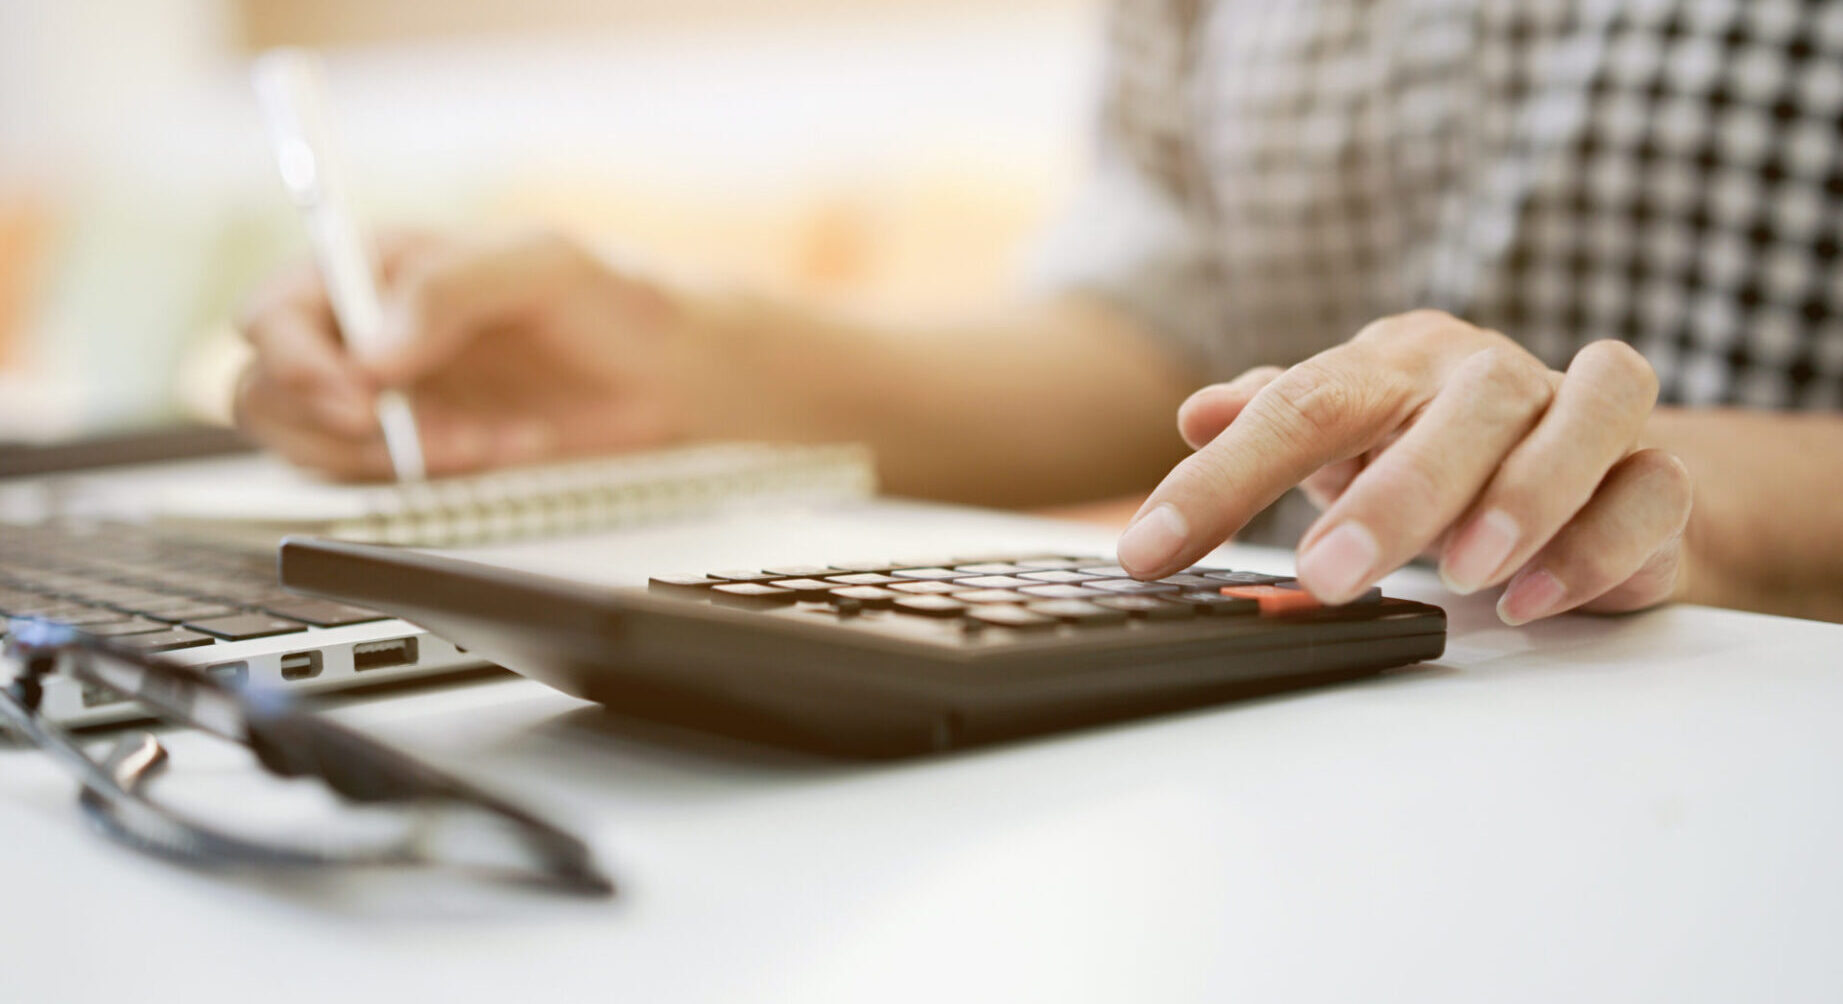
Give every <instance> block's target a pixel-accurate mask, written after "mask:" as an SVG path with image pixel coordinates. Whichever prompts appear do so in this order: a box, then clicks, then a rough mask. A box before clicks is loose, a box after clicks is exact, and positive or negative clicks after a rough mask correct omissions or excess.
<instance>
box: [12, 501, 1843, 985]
mask: <svg viewBox="0 0 1843 1004" xmlns="http://www.w3.org/2000/svg"><path fill="white" fill-rule="evenodd" d="M1006 527H1008V529H1006V530H1005V531H1004V532H1005V533H1007V534H1013V535H1015V536H1016V537H1017V539H1019V540H1020V541H1021V542H1023V541H1026V540H1028V542H1032V543H1043V544H1048V543H1051V542H1058V543H1059V544H1060V545H1063V546H1086V547H1089V548H1094V549H1101V550H1104V549H1105V548H1107V547H1109V546H1110V545H1111V539H1110V535H1108V534H1106V533H1103V532H1099V531H1095V530H1090V529H1085V528H1080V527H1069V526H1064V525H1049V526H1044V525H1041V524H1039V525H1036V526H1034V527H1023V526H1021V525H1019V524H1006ZM685 532H686V531H685V530H684V529H683V528H681V529H680V530H677V531H659V532H658V533H656V534H655V535H654V536H653V537H651V538H650V540H651V543H650V544H644V545H642V544H636V545H635V546H634V547H633V548H632V549H631V551H632V555H631V558H632V560H634V561H640V560H643V559H645V560H651V559H650V558H646V556H647V555H649V554H652V553H655V552H656V549H665V550H669V548H668V547H667V545H668V544H670V543H671V539H670V537H669V535H670V534H671V533H680V534H683V533H685ZM740 532H741V531H740V530H739V529H738V528H736V527H731V528H730V529H729V530H727V531H724V532H717V533H702V534H699V535H697V537H696V539H697V540H699V541H700V543H699V544H698V545H697V546H699V547H706V548H708V549H709V552H710V553H712V554H713V555H715V554H719V553H721V552H722V551H723V550H724V549H725V548H732V550H731V551H730V553H731V554H732V555H736V554H739V553H740V552H739V551H737V550H734V548H741V547H743V546H744V545H745V543H746V542H745V541H744V540H743V539H742V538H740V537H737V536H735V535H736V534H738V533H740ZM661 534H664V535H665V536H661ZM726 535H727V536H726ZM755 536H756V538H758V539H757V541H756V543H757V544H758V545H759V533H757V534H756V535H755ZM682 539H683V540H690V539H693V538H690V537H686V538H682ZM778 546H784V545H778ZM770 549H772V548H770ZM915 549H916V548H913V547H911V548H905V550H908V551H913V550H915ZM921 549H923V550H925V549H926V548H925V547H923V548H921ZM809 553H810V552H809ZM1228 560H1229V561H1231V562H1232V563H1234V564H1236V565H1239V566H1243V567H1264V566H1282V567H1283V566H1284V565H1285V564H1286V562H1287V560H1288V559H1287V557H1286V556H1285V555H1280V554H1276V553H1274V552H1258V551H1252V550H1247V551H1241V552H1232V553H1231V556H1230V557H1229V559H1228ZM680 563H682V562H674V563H673V564H674V565H675V566H676V565H677V564H680ZM725 563H726V564H736V563H737V562H733V561H732V562H725ZM1389 586H1390V588H1391V590H1392V591H1395V592H1399V593H1402V594H1406V595H1411V596H1416V597H1421V598H1428V599H1436V600H1437V601H1441V602H1446V605H1447V606H1448V608H1449V610H1450V612H1451V613H1452V615H1453V633H1452V641H1451V645H1450V650H1449V654H1448V656H1447V657H1446V658H1445V659H1444V660H1442V661H1441V662H1440V663H1439V664H1438V665H1437V666H1432V667H1427V668H1424V669H1421V670H1419V671H1415V672H1410V673H1405V674H1401V675H1398V676H1394V677H1392V678H1387V679H1383V680H1379V681H1375V682H1371V683H1365V684H1359V685H1354V686H1345V687H1339V688H1335V689H1330V690H1323V691H1317V692H1312V693H1307V694H1301V695H1293V696H1287V697H1282V698H1278V699H1272V700H1266V701H1260V702H1256V703H1249V704H1241V705H1236V706H1229V707H1223V708H1218V709H1214V710H1206V711H1201V712H1196V713H1191V714H1184V715H1178V716H1174V717H1167V718H1163V719H1158V720H1154V721H1149V722H1140V723H1134V724H1128V725H1124V726H1118V727H1112V728H1107V729H1102V730H1097V731H1091V732H1086V733H1082V734H1078V735H1070V736H1062V737H1056V738H1050V739H1045V740H1041V741H1036V742H1029V743H1024V744H1018V745H1012V746H1008V747H1003V748H998V749H991V750H985V751H980V752H975V753H969V754H964V755H958V756H953V757H948V758H942V759H935V760H928V761H920V762H911V763H904V764H896V765H887V764H885V765H861V764H839V763H825V762H815V761H807V760H799V759H794V758H791V757H787V756H781V755H776V754H771V753H767V752H762V751H753V750H744V749H737V748H726V747H722V746H719V745H714V744H710V745H707V744H698V743H692V742H687V741H683V740H673V739H671V738H669V737H663V736H656V735H655V736H649V735H647V734H645V733H644V732H642V731H637V730H635V729H633V728H631V727H622V726H618V725H616V724H613V723H610V722H609V721H608V720H607V719H605V718H604V717H603V716H601V715H600V714H599V713H598V712H597V711H595V710H594V709H592V708H588V707H586V706H583V705H580V704H578V703H577V702H574V701H572V700H570V699H568V698H565V697H562V696H560V695H557V694H555V693H553V692H550V691H547V690H545V689H543V688H541V687H539V686H537V685H535V684H530V683H526V682H523V681H517V680H498V681H490V682H486V683H476V684H471V685H463V686H455V687H450V688H448V689H445V690H441V691H438V692H433V693H431V692H420V693H401V694H397V695H394V696H390V697H387V698H382V699H375V700H370V701H364V702H358V703H353V704H351V705H349V706H347V707H345V708H343V709H342V710H341V711H340V714H341V715H342V716H343V717H345V718H346V719H347V720H349V721H352V722H355V723H358V724H360V725H362V726H365V727H367V728H371V729H373V730H375V731H376V732H378V733H380V734H383V735H385V736H387V737H389V738H391V739H393V740H395V741H396V742H398V743H400V744H403V745H406V746H408V747H410V748H413V749H415V750H418V751H420V752H422V753H424V754H427V755H430V756H432V757H434V758H436V759H438V760H440V761H442V762H444V763H446V764H449V765H451V766H455V767H458V768H460V769H462V770H463V771H466V772H468V773H470V774H472V775H474V776H477V777H479V778H482V779H484V780H487V781H489V782H491V783H494V784H496V785H498V786H500V787H502V788H504V789H506V790H510V791H515V792H522V793H523V795H524V797H525V798H526V799H527V800H528V801H530V802H532V803H533V804H535V805H538V806H541V807H544V808H546V809H548V810H550V811H552V812H553V813H556V814H557V815H559V816H560V817H562V818H565V819H568V820H570V821H572V823H573V824H574V825H575V826H576V827H578V828H579V830H580V831H581V832H583V833H584V834H585V835H586V836H587V837H588V839H589V840H590V841H591V842H592V843H593V844H594V845H595V847H596V848H597V849H598V851H599V853H601V854H602V855H603V856H604V858H605V861H606V863H607V864H608V865H609V866H610V867H611V868H612V870H613V871H614V872H615V874H616V875H617V878H618V880H619V881H620V882H621V883H622V884H623V891H622V894H621V895H620V896H619V897H618V898H616V899H615V900H613V901H610V902H600V903H584V902H574V901H568V900H560V899H555V898H548V897H545V896H541V895H535V894H531V893H525V892H520V891H516V890H506V889H500V888H495V887H488V886H482V885H480V884H478V883H471V882H467V881H464V880H457V879H453V878H440V877H431V876H422V877H386V878H379V877H377V876H372V877H370V878H367V879H340V880H326V881H316V882H312V883H302V882H296V883H287V882H280V881H270V882H261V881H254V880H243V881H233V880H226V879H222V878H213V877H209V876H204V875H199V874H195V873H190V872H186V871H183V870H178V869H174V868H171V867H166V866H162V865H156V864H150V863H149V862H148V861H147V860H145V859H143V858H141V857H139V856H136V855H135V854H133V853H130V852H128V851H124V850H121V849H119V848H117V847H116V846H114V845H113V844H111V843H108V842H106V841H105V840H103V839H102V838H101V837H99V836H96V835H94V834H91V833H88V832H85V830H84V828H83V826H82V825H81V823H80V821H79V817H78V815H77V812H76V809H75V807H74V804H73V803H74V800H73V789H72V785H71V784H70V782H69V781H68V780H66V779H65V778H64V777H63V776H62V775H61V774H59V773H57V772H56V771H54V770H52V769H51V768H50V767H49V766H48V765H46V764H44V763H41V762H40V761H39V760H38V759H37V758H35V757H33V756H31V755H28V754H22V753H17V752H6V753H0V848H4V850H0V861H3V862H4V866H5V873H4V874H5V885H4V889H5V896H4V901H5V905H4V910H3V911H0V916H3V917H4V919H3V920H0V955H3V957H4V958H5V959H6V960H7V962H6V968H5V970H4V975H3V976H0V999H4V1000H6V1001H20V1002H39V1001H76V1000H94V1001H109V1002H120V1001H127V1000H135V999H148V998H151V999H157V1000H169V999H170V1000H186V1001H194V1000H197V1001H216V1000H224V1001H238V1002H259V1004H266V1002H271V1001H278V1000H309V999H313V1000H325V999H330V998H335V997H336V998H337V999H340V1000H349V1001H369V1000H378V1001H405V1000H412V1001H413V1000H423V1001H430V1002H436V1001H440V1002H444V1004H446V1002H450V1001H466V1000H482V1001H495V1002H502V1001H550V1000H563V1001H577V1000H611V1001H612V1000H619V1001H649V1002H650V1001H677V1000H699V1001H702V1000H713V1001H781V1000H789V1001H808V1000H816V1001H886V1000H917V1001H922V1000H925V1001H930V1002H941V1001H957V1000H1004V1001H1011V1000H1054V1001H1080V1000H1116V1001H1184V1000H1208V1001H1225V1000H1255V1001H1271V1000H1309V1001H1350V1000H1366V1001H1368V1000H1411V1001H1416V1002H1426V1001H1468V1002H1469V1001H1483V1000H1492V1001H1504V1000H1515V1001H1545V1002H1547V1001H1557V1000H1606V1001H1633V1000H1668V1001H1699V1000H1723V1001H1768V1000H1770V1001H1835V1000H1839V999H1843V952H1839V951H1838V949H1837V942H1838V939H1839V936H1840V935H1843V654H1839V653H1843V627H1838V626H1832V625H1820V624H1813V623H1803V622H1796V621H1787V620H1778V619H1772V618H1764V617H1756V616H1749V615H1743V614H1737V613H1729V612H1721V611H1713V610H1705V609H1695V608H1678V609H1672V610H1665V611H1661V612H1656V613H1652V614H1647V615H1643V616H1638V617H1632V618H1626V619H1618V620H1592V619H1566V620H1563V621H1560V622H1556V623H1552V624H1547V625H1543V626H1538V627H1536V628H1534V629H1529V630H1524V631H1513V630H1510V629H1507V628H1504V627H1502V626H1500V625H1498V624H1497V622H1496V621H1495V620H1494V619H1493V618H1492V617H1491V616H1490V608H1489V603H1488V601H1486V600H1483V599H1479V600H1473V601H1458V602H1452V601H1450V600H1440V593H1439V592H1438V590H1437V588H1436V587H1435V586H1434V584H1433V583H1432V582H1431V581H1430V579H1429V577H1427V576H1425V575H1421V574H1418V573H1410V574H1405V575H1402V576H1398V577H1397V578H1396V579H1395V580H1393V581H1392V582H1391V583H1390V584H1389ZM170 745H171V746H172V747H173V749H174V754H175V769H174V772H173V777H172V778H171V782H170V783H171V784H173V786H174V787H173V789H172V790H173V791H174V792H175V793H176V794H178V795H181V796H184V797H187V798H198V799H208V800H229V799H231V798H235V797H241V795H242V793H244V792H245V791H246V789H247V786H248V785H249V784H250V783H252V782H251V781H250V779H249V777H248V772H247V771H245V770H244V769H242V768H241V767H240V766H238V761H237V755H236V754H234V753H233V752H231V751H228V750H224V749H221V748H219V747H215V746H210V745H207V744H205V743H203V742H201V741H199V740H198V739H197V738H196V737H193V736H187V735H178V736H175V737H173V741H172V742H171V743H170ZM260 790H266V789H260Z"/></svg>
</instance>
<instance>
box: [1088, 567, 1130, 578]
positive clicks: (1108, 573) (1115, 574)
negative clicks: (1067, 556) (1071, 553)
mask: <svg viewBox="0 0 1843 1004" xmlns="http://www.w3.org/2000/svg"><path fill="white" fill-rule="evenodd" d="M1079 571H1083V572H1086V573H1088V574H1089V575H1098V576H1101V577H1103V578H1112V579H1130V578H1132V577H1133V573H1131V572H1129V571H1127V570H1126V569H1124V568H1121V567H1120V566H1119V565H1091V566H1089V567H1087V568H1083V569H1079Z"/></svg>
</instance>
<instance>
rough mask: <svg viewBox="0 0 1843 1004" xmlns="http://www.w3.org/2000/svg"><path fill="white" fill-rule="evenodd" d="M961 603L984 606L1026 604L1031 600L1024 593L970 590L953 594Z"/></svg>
mask: <svg viewBox="0 0 1843 1004" xmlns="http://www.w3.org/2000/svg"><path fill="white" fill-rule="evenodd" d="M953 598H954V599H956V600H959V601H960V602H961V603H977V604H979V605H981V606H984V605H986V604H989V603H1024V602H1026V601H1028V600H1029V599H1030V597H1028V596H1025V595H1024V594H1023V593H1018V592H1013V591H1011V590H1009V589H969V590H966V591H964V592H958V593H955V594H953Z"/></svg>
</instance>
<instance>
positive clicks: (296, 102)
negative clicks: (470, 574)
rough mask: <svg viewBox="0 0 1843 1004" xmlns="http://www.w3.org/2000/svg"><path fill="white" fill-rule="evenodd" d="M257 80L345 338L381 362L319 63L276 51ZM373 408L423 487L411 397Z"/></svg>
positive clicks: (379, 313)
mask: <svg viewBox="0 0 1843 1004" xmlns="http://www.w3.org/2000/svg"><path fill="white" fill-rule="evenodd" d="M251 75H252V78H253V80H254V83H255V86H256V97H257V100H258V102H259V103H260V104H261V106H262V114H263V119H264V121H265V122H266V123H267V125H268V131H269V140H270V143H271V144H273V146H274V147H275V156H276V160H277V162H278V163H279V164H280V166H281V172H282V183H283V184H284V185H286V186H287V187H288V194H289V195H290V196H292V197H293V199H294V203H295V205H296V207H298V208H299V209H300V211H301V215H302V218H303V219H304V220H305V221H306V223H307V230H308V234H309V236H310V237H311V239H312V241H313V247H314V258H315V260H316V261H317V262H318V264H319V267H320V274H321V276H322V277H323V278H324V279H325V282H326V289H327V293H328V294H329V296H330V298H331V301H332V307H333V313H334V315H335V316H336V317H337V318H338V320H339V332H340V334H341V335H342V336H343V337H344V340H345V344H346V347H347V348H348V349H350V350H351V351H352V352H354V353H356V354H358V355H360V356H375V355H377V354H379V353H380V352H382V351H383V350H385V349H388V348H389V347H390V346H389V345H388V344H386V343H385V332H384V309H383V306H382V304H381V303H380V302H379V300H378V290H377V283H376V278H375V275H376V273H375V271H374V265H373V262H372V258H371V254H370V244H369V242H368V241H367V240H366V238H365V234H364V230H363V228H362V227H361V226H360V224H359V221H358V217H357V216H356V215H355V214H353V212H352V210H351V208H350V206H349V205H348V204H347V202H346V192H345V186H344V184H343V178H342V177H341V176H340V169H339V164H338V161H337V158H335V157H334V155H333V137H332V127H331V123H330V122H329V120H328V118H327V112H326V100H325V83H324V80H325V74H324V71H323V70H322V68H321V65H320V61H319V59H317V58H316V57H315V56H314V55H313V54H312V53H309V52H304V51H302V50H298V49H277V50H274V51H271V52H268V53H265V54H264V55H263V56H262V57H260V58H259V59H257V60H256V65H255V67H254V69H253V70H252V73H251ZM375 407H376V411H377V422H378V426H379V427H380V429H381V430H382V431H383V435H384V445H385V448H386V449H387V450H388V452H389V455H390V465H391V469H392V471H393V472H394V473H395V475H396V478H397V480H398V481H421V480H422V479H423V477H424V475H425V473H426V469H425V465H424V463H423V455H422V436H421V433H420V432H419V431H418V430H417V428H416V416H415V413H414V412H412V411H411V410H410V403H409V398H408V397H406V396H405V395H404V394H403V392H402V391H400V390H396V389H390V388H387V389H385V390H383V391H380V392H379V393H378V395H377V401H376V405H375Z"/></svg>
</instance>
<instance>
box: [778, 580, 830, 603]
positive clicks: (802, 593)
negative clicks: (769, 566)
mask: <svg viewBox="0 0 1843 1004" xmlns="http://www.w3.org/2000/svg"><path fill="white" fill-rule="evenodd" d="M768 585H770V586H773V587H774V588H776V589H791V590H793V591H794V594H795V596H796V598H798V599H802V600H823V599H825V598H826V594H827V593H830V592H831V591H832V590H834V589H837V588H838V584H837V583H834V582H827V581H825V580H824V579H775V580H774V581H773V582H770V583H768Z"/></svg>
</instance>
